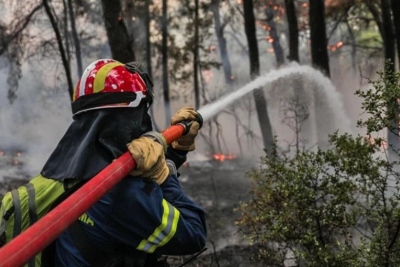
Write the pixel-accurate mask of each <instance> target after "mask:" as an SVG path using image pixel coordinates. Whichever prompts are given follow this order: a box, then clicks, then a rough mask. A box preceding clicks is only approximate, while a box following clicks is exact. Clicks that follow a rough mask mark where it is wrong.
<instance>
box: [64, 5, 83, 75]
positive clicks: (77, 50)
mask: <svg viewBox="0 0 400 267" xmlns="http://www.w3.org/2000/svg"><path fill="white" fill-rule="evenodd" d="M68 10H69V17H70V21H71V23H70V24H71V34H72V40H73V42H74V46H75V58H76V66H77V71H78V76H79V77H80V76H81V75H82V72H83V67H82V55H81V43H80V41H79V36H78V31H77V30H76V21H75V13H74V9H73V5H72V0H68Z"/></svg>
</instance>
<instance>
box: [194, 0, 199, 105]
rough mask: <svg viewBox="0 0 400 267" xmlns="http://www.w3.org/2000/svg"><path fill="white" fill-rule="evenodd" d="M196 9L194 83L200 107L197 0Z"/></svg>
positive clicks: (196, 99) (197, 0)
mask: <svg viewBox="0 0 400 267" xmlns="http://www.w3.org/2000/svg"><path fill="white" fill-rule="evenodd" d="M194 2H195V7H194V9H195V10H194V44H193V83H194V107H195V109H199V107H200V90H199V0H195V1H194Z"/></svg>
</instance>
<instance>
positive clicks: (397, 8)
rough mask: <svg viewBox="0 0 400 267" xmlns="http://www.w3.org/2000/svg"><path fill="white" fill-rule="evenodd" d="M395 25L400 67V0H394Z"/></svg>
mask: <svg viewBox="0 0 400 267" xmlns="http://www.w3.org/2000/svg"><path fill="white" fill-rule="evenodd" d="M391 2H392V14H393V25H394V32H395V38H396V45H397V60H398V66H399V68H400V1H399V0H392V1H391Z"/></svg>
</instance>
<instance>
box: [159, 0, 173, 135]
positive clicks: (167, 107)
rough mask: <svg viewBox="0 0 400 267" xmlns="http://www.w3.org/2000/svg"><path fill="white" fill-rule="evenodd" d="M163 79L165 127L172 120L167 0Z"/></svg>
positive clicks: (162, 22) (163, 37)
mask: <svg viewBox="0 0 400 267" xmlns="http://www.w3.org/2000/svg"><path fill="white" fill-rule="evenodd" d="M161 24H162V25H161V28H162V45H161V53H162V70H163V74H162V77H163V78H162V80H163V96H164V108H165V127H168V126H169V123H170V120H171V103H170V99H169V79H168V17H167V0H163V1H162V20H161Z"/></svg>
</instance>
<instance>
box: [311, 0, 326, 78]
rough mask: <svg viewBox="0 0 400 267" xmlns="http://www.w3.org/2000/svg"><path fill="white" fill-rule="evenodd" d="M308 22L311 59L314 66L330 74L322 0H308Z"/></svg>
mask: <svg viewBox="0 0 400 267" xmlns="http://www.w3.org/2000/svg"><path fill="white" fill-rule="evenodd" d="M309 8H310V9H309V24H310V40H311V60H312V64H313V66H314V67H315V68H317V69H319V70H320V71H322V72H323V73H324V74H325V75H327V76H328V77H329V76H330V69H329V57H328V50H327V46H328V40H327V38H326V27H325V4H324V0H310V1H309Z"/></svg>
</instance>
